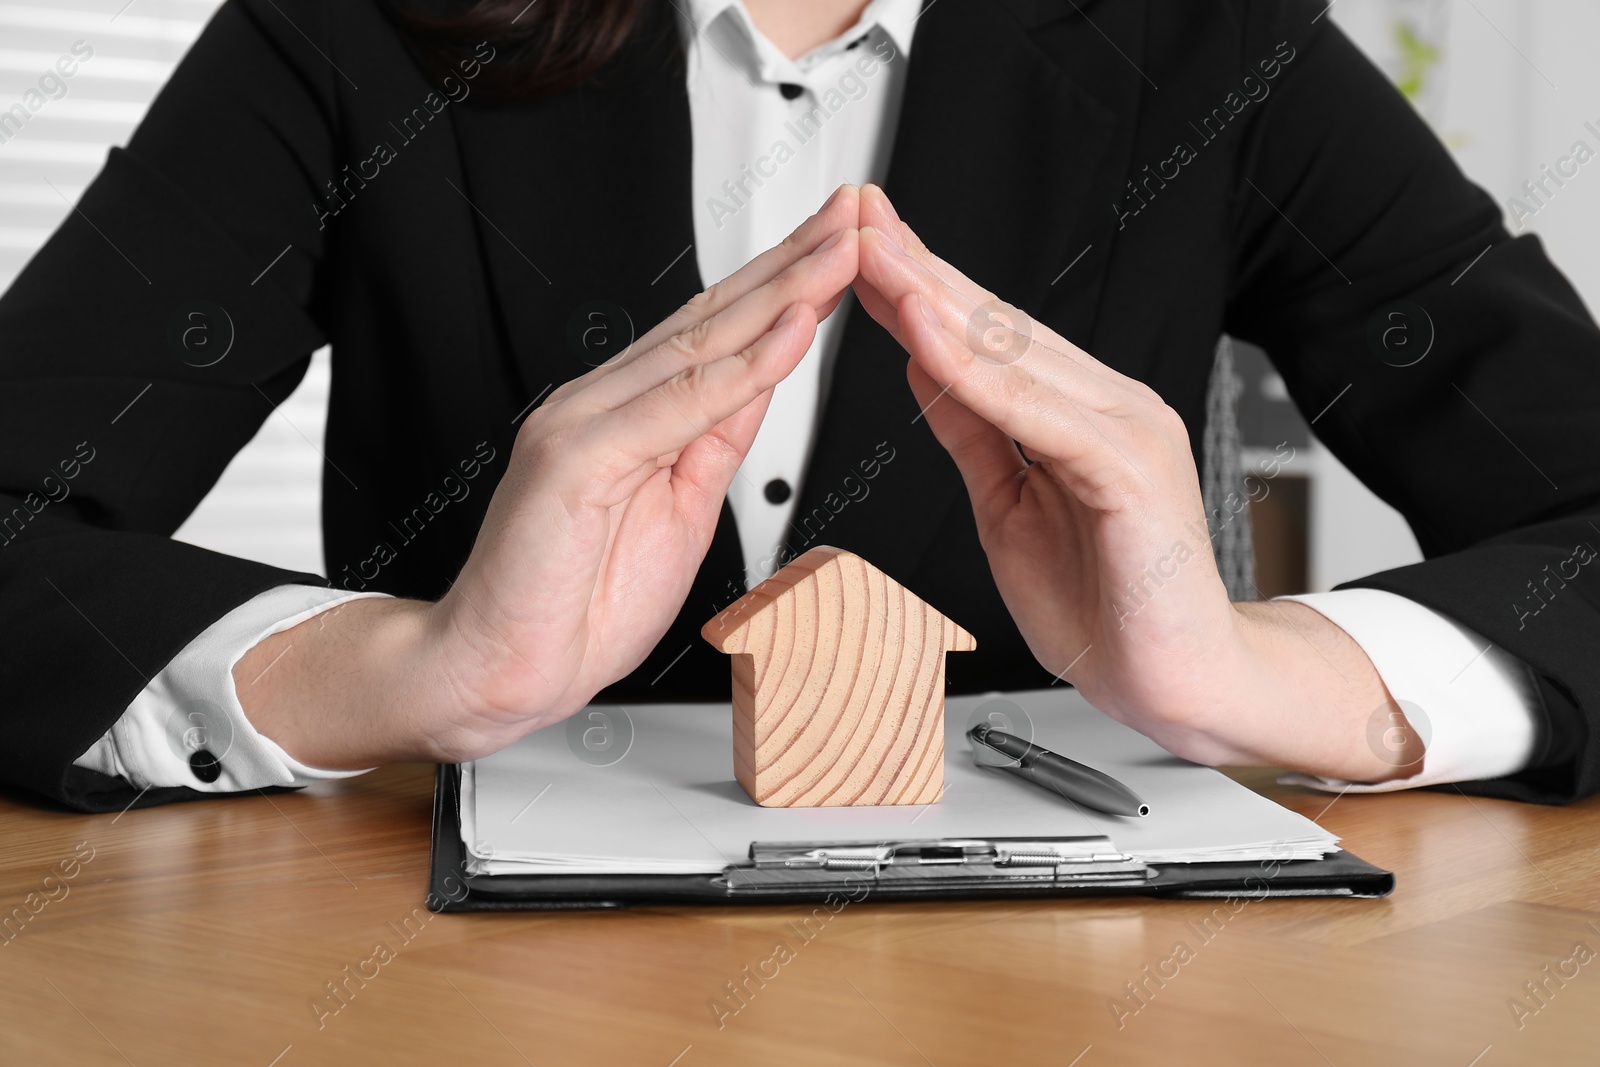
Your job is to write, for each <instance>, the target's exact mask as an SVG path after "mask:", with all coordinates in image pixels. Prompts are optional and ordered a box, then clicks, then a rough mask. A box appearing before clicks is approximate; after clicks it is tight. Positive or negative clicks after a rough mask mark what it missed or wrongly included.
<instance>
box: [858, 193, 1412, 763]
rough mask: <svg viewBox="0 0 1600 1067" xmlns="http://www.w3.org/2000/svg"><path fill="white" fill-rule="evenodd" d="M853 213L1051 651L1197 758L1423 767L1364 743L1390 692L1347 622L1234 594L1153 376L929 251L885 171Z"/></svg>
mask: <svg viewBox="0 0 1600 1067" xmlns="http://www.w3.org/2000/svg"><path fill="white" fill-rule="evenodd" d="M860 222H861V227H862V229H861V231H860V232H861V250H860V256H861V267H860V270H861V275H860V277H859V278H858V279H857V281H856V292H857V295H858V297H859V299H860V301H861V303H862V306H863V307H864V308H865V309H866V310H867V312H868V313H869V314H871V315H872V317H873V318H874V319H876V320H877V321H878V322H879V323H881V324H882V325H883V326H884V327H885V328H886V329H887V330H889V332H890V333H891V334H893V335H894V336H895V338H896V339H897V340H898V341H899V342H900V343H901V345H902V346H904V347H905V349H906V351H907V352H909V353H910V355H911V357H912V358H911V360H910V361H909V362H908V364H907V368H906V375H907V378H908V379H909V381H910V385H911V389H912V392H913V393H914V394H915V395H916V398H917V402H918V405H919V406H920V407H921V408H922V409H923V410H924V415H925V417H926V418H927V420H928V425H929V427H930V429H932V431H933V433H934V434H935V436H936V437H937V438H938V439H939V441H940V443H941V444H943V445H944V447H945V449H946V450H947V451H948V452H949V453H950V455H951V457H952V458H953V459H954V460H955V463H956V466H957V467H958V468H959V469H960V471H961V476H962V478H963V480H964V481H965V483H966V488H967V493H968V495H969V496H970V498H971V501H972V509H973V514H974V517H975V519H976V522H977V528H978V534H979V537H980V540H981V542H982V544H983V547H984V550H985V552H986V553H987V555H988V559H989V566H990V569H991V571H992V573H993V575H994V580H995V584H996V586H997V587H998V588H999V591H1000V594H1001V596H1002V597H1003V598H1004V600H1005V603H1006V606H1007V608H1008V609H1009V610H1010V613H1011V616H1012V618H1013V619H1014V620H1015V621H1016V624H1017V626H1018V628H1019V629H1020V631H1021V632H1022V635H1023V637H1024V638H1025V639H1026V640H1027V642H1028V646H1029V648H1030V649H1031V651H1032V652H1033V654H1034V656H1035V657H1036V658H1037V659H1038V661H1039V662H1040V663H1041V664H1042V665H1043V666H1044V667H1045V669H1046V670H1048V671H1050V672H1051V673H1053V674H1056V675H1058V676H1059V677H1061V678H1063V679H1065V680H1067V681H1070V682H1071V683H1072V684H1073V685H1074V686H1076V687H1077V688H1078V689H1079V690H1080V691H1081V692H1082V693H1083V694H1084V696H1085V697H1086V698H1087V699H1088V700H1089V701H1090V702H1091V703H1093V704H1094V705H1095V706H1096V707H1098V708H1100V709H1101V710H1102V711H1104V712H1106V713H1107V714H1109V715H1111V716H1113V717H1114V718H1116V719H1118V720H1120V721H1122V722H1125V723H1127V724H1128V725H1130V726H1133V727H1135V728H1136V729H1138V730H1140V731H1141V732H1143V733H1145V734H1147V735H1149V736H1150V737H1151V738H1153V739H1154V740H1156V741H1157V742H1159V743H1160V744H1161V745H1163V746H1164V747H1165V748H1167V749H1168V750H1169V751H1171V752H1173V753H1176V754H1178V755H1180V756H1183V757H1185V758H1188V759H1191V760H1195V761H1197V762H1204V763H1256V764H1270V765H1276V766H1282V767H1289V768H1293V769H1297V770H1302V771H1307V772H1309V773H1315V774H1324V775H1329V776H1335V777H1342V778H1349V779H1352V780H1356V781H1377V780H1382V779H1387V778H1392V777H1396V776H1397V775H1402V774H1411V773H1415V771H1416V770H1417V769H1419V766H1418V765H1417V761H1418V760H1420V757H1421V749H1420V744H1417V745H1413V746H1412V747H1409V748H1407V749H1406V750H1405V751H1406V757H1405V760H1404V764H1403V765H1397V763H1396V760H1395V759H1394V757H1393V751H1392V746H1391V747H1390V748H1389V749H1388V750H1385V751H1379V750H1375V748H1374V746H1373V745H1371V744H1370V743H1369V741H1368V737H1369V730H1368V723H1369V721H1370V720H1371V719H1372V718H1373V717H1374V716H1375V715H1380V714H1385V715H1386V714H1388V713H1389V712H1391V711H1392V712H1393V713H1394V714H1396V715H1397V714H1398V708H1397V707H1394V706H1392V702H1391V700H1390V697H1389V695H1388V692H1387V690H1385V688H1384V686H1383V683H1382V681H1381V680H1380V679H1379V678H1378V675H1377V672H1376V670H1375V669H1374V668H1373V666H1372V664H1371V661H1370V660H1368V659H1367V656H1366V654H1365V653H1364V652H1362V650H1361V648H1360V646H1358V645H1356V643H1355V641H1354V640H1353V639H1352V638H1350V636H1349V635H1348V634H1346V633H1345V632H1344V631H1343V630H1341V629H1339V628H1338V627H1337V626H1335V625H1334V624H1333V623H1332V622H1330V621H1329V620H1327V619H1326V618H1325V617H1324V616H1322V615H1320V614H1319V613H1317V612H1315V611H1314V610H1312V609H1310V608H1308V607H1305V606H1304V605H1301V604H1298V603H1293V602H1281V603H1272V604H1262V603H1248V604H1239V605H1235V604H1233V603H1232V602H1230V600H1229V598H1228V594H1227V591H1226V589H1225V588H1224V586H1223V583H1222V580H1221V577H1220V576H1219V574H1218V571H1217V567H1216V562H1215V559H1214V557H1213V554H1212V550H1211V542H1210V538H1209V536H1208V534H1207V528H1206V519H1205V510H1204V505H1203V504H1202V502H1201V496H1200V488H1199V478H1198V476H1197V474H1196V470H1195V463H1194V458H1193V456H1192V454H1191V452H1190V449H1189V435H1188V432H1187V430H1186V428H1185V426H1184V423H1183V420H1182V419H1181V418H1180V417H1179V416H1178V414H1177V413H1176V412H1175V411H1173V409H1172V408H1170V407H1169V406H1167V405H1166V404H1165V403H1164V402H1163V401H1162V399H1161V397H1160V396H1158V395H1157V394H1156V393H1155V391H1154V390H1152V389H1151V388H1149V387H1148V386H1146V385H1144V384H1143V383H1142V382H1139V381H1136V380H1134V379H1132V378H1129V377H1127V376H1126V375H1123V374H1120V373H1118V372H1117V371H1115V370H1113V369H1111V368H1110V367H1108V366H1106V365H1105V364H1103V363H1101V362H1099V361H1098V360H1096V359H1094V358H1093V357H1092V356H1090V355H1088V354H1087V353H1086V352H1083V351H1082V350H1081V349H1079V348H1077V347H1075V346H1074V345H1072V344H1070V343H1069V342H1067V341H1066V340H1065V339H1063V338H1062V337H1060V336H1059V335H1058V334H1056V333H1055V332H1053V331H1052V330H1050V329H1049V328H1048V327H1046V326H1044V325H1043V324H1042V323H1039V322H1036V321H1033V320H1031V319H1030V318H1029V317H1028V316H1027V315H1025V314H1023V313H1022V312H1020V311H1019V310H1017V309H1016V308H1013V307H1011V306H1010V305H1007V304H1005V303H1004V302H1002V301H1000V300H998V299H997V298H996V297H995V296H994V294H992V293H990V292H988V291H986V290H985V289H983V287H981V286H979V285H977V284H975V283H974V282H972V281H971V280H970V279H968V278H966V277H965V276H964V275H962V273H961V272H960V271H958V270H956V269H955V268H954V267H952V266H951V265H950V264H948V263H946V262H945V261H943V260H941V259H939V258H938V257H937V256H935V255H933V254H932V253H931V252H929V251H928V250H927V248H926V247H924V246H923V244H922V242H921V241H920V240H919V239H918V238H917V236H916V234H914V233H913V232H912V231H911V230H910V228H909V227H907V226H906V225H905V224H904V223H903V222H902V221H900V219H899V217H898V216H897V215H896V214H895V212H894V209H893V208H892V207H891V206H890V204H889V201H888V199H887V197H885V196H884V194H883V191H882V190H881V189H878V188H877V187H875V186H867V187H865V188H864V189H863V190H862V194H861V218H860ZM1330 672H1331V673H1330ZM1389 721H1393V720H1392V719H1387V720H1386V722H1389ZM1399 721H1404V720H1403V717H1402V718H1401V719H1400V720H1399Z"/></svg>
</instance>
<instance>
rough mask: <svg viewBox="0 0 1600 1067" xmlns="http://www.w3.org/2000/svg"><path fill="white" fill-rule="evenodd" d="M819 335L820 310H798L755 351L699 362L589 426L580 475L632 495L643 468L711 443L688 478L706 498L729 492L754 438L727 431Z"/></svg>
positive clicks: (581, 438)
mask: <svg viewBox="0 0 1600 1067" xmlns="http://www.w3.org/2000/svg"><path fill="white" fill-rule="evenodd" d="M816 329H817V318H816V312H815V310H813V309H812V307H811V306H810V305H807V304H795V305H793V306H791V307H790V308H789V309H788V310H786V311H785V312H784V313H783V314H782V316H781V317H779V319H778V321H777V322H776V323H774V324H773V326H772V328H771V329H770V330H768V331H765V332H764V333H762V334H761V336H760V337H758V338H757V339H756V340H755V341H754V343H752V344H751V345H750V346H749V347H747V348H745V349H743V350H741V351H739V352H736V353H734V354H732V355H729V356H725V357H723V358H721V359H716V360H711V361H708V362H704V363H695V364H692V365H690V366H688V367H686V368H684V369H683V370H682V371H681V372H680V373H678V374H677V375H674V376H673V377H672V378H670V379H668V380H666V381H663V382H661V383H659V384H658V385H656V386H653V387H652V388H650V389H649V390H648V391H646V392H645V393H643V394H642V395H640V396H638V397H635V398H634V399H633V400H631V401H630V402H628V403H627V404H624V405H622V406H621V407H618V408H616V409H614V410H612V411H608V412H605V413H604V414H602V415H600V416H598V417H596V418H593V419H590V420H588V421H587V422H586V423H585V424H584V425H583V427H582V429H581V430H580V431H579V433H578V437H577V442H576V444H577V449H578V451H579V452H580V453H581V454H584V455H586V456H588V457H590V461H589V462H588V463H586V464H575V465H573V467H574V470H575V471H577V470H579V469H580V468H584V469H589V470H603V471H606V472H607V477H605V478H604V479H603V481H604V482H606V483H610V484H612V485H614V486H619V487H624V488H625V490H626V491H631V485H630V484H629V483H630V482H631V481H632V477H633V476H634V475H635V474H636V473H637V472H638V471H639V470H640V469H641V468H648V469H652V470H653V469H654V468H656V467H657V466H660V465H661V463H662V460H663V458H664V457H665V458H666V460H667V461H672V460H674V459H676V460H677V461H678V462H680V463H681V462H682V461H683V459H684V456H685V454H686V453H689V452H690V446H691V445H693V444H694V443H695V442H697V441H699V440H701V439H702V438H704V439H706V440H708V441H710V442H711V443H710V444H708V445H705V446H703V447H702V448H700V449H697V450H695V451H694V453H693V454H692V457H691V458H692V459H693V460H694V462H692V463H690V464H689V465H687V466H686V467H685V468H684V470H683V472H682V474H683V476H684V477H685V478H686V479H688V480H689V482H690V484H692V485H694V486H695V487H696V488H697V489H698V490H699V491H700V492H726V490H727V482H729V481H732V479H733V473H734V471H735V470H737V469H738V466H739V464H740V463H741V462H743V459H744V452H745V451H747V450H748V448H749V443H750V439H751V438H753V436H754V435H753V434H745V433H743V432H741V433H740V435H739V436H737V437H729V436H728V435H727V434H726V433H725V432H721V428H722V426H723V424H724V423H725V422H727V420H729V419H730V418H732V417H733V416H734V415H736V414H738V413H739V412H741V411H742V410H743V409H744V408H745V407H746V406H748V405H749V404H750V403H751V402H752V401H754V400H756V399H757V398H758V397H760V396H761V394H762V393H764V392H767V391H768V390H770V389H772V387H773V386H775V385H777V384H778V382H780V381H782V380H783V379H784V377H786V376H787V375H788V374H789V372H790V371H791V370H793V369H794V367H795V365H796V364H797V363H799V362H800V359H801V357H803V356H804V355H805V353H806V349H807V348H809V347H810V345H811V341H812V338H813V337H815V336H816ZM744 429H747V427H746V428H744ZM677 473H678V472H677V471H676V470H675V471H674V475H675V476H676V475H677ZM719 485H720V489H719ZM623 495H625V491H624V493H623ZM616 502H618V501H616V500H607V501H605V503H607V504H611V503H616Z"/></svg>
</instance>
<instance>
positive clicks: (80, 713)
mask: <svg viewBox="0 0 1600 1067" xmlns="http://www.w3.org/2000/svg"><path fill="white" fill-rule="evenodd" d="M337 6H338V5H324V4H321V3H315V2H310V0H276V3H274V2H270V0H230V2H229V3H227V4H226V5H224V6H223V7H222V8H221V9H220V10H219V12H218V13H217V14H216V16H215V18H214V19H213V20H212V22H211V23H210V25H209V26H208V27H207V28H206V30H205V31H204V33H203V34H202V35H201V37H200V39H199V40H198V42H197V43H196V44H195V45H194V47H193V48H192V49H191V51H190V52H189V54H188V55H187V57H186V58H185V59H184V60H183V61H182V63H181V64H180V65H179V67H178V68H177V70H176V72H175V73H174V75H173V77H172V78H171V80H170V82H169V83H168V85H167V86H166V87H165V89H164V90H163V91H162V93H161V94H160V96H159V97H158V98H157V100H156V102H155V104H154V106H153V107H152V108H151V110H150V112H149V114H148V116H147V117H146V119H145V120H144V122H143V123H142V124H141V125H140V127H139V128H138V130H137V131H136V132H135V133H134V135H133V137H132V138H131V140H130V142H129V144H128V146H127V148H126V149H125V150H124V149H112V150H111V153H110V157H109V159H108V160H107V163H106V165H105V167H104V169H103V170H102V172H101V173H100V174H99V176H98V177H97V178H96V179H95V180H94V182H93V183H92V184H91V185H90V186H89V187H88V189H87V190H86V191H85V192H84V194H83V198H82V200H81V202H80V203H79V204H78V205H77V206H76V207H75V208H74V210H73V211H72V213H71V214H70V215H69V216H68V217H67V219H66V221H65V222H64V223H63V224H62V225H61V227H60V229H59V230H57V231H56V233H55V234H54V235H53V236H52V237H51V238H50V240H49V242H48V243H47V244H46V245H45V246H44V248H43V249H42V250H41V251H40V252H39V253H38V254H37V255H36V256H35V257H34V258H33V259H32V260H31V261H30V262H29V264H28V265H27V267H26V268H25V269H24V270H23V272H22V274H21V275H20V276H19V277H18V278H17V280H16V282H15V283H14V284H13V285H12V287H11V288H10V290H9V291H8V292H6V294H5V295H4V297H0V650H3V651H0V680H3V688H4V692H5V699H4V700H3V701H0V734H3V736H4V737H5V743H4V744H0V784H3V785H6V786H10V787H20V788H22V789H26V790H31V791H33V792H36V793H40V794H43V795H44V796H47V797H50V798H53V799H54V800H56V801H59V802H61V803H64V804H67V805H70V806H72V807H76V808H80V809H83V810H89V811H102V810H118V809H121V808H123V807H125V806H126V805H128V804H129V803H130V802H134V801H135V800H137V802H138V803H140V804H141V805H142V804H148V803H156V802H160V801H165V800H173V799H182V798H184V797H186V796H188V795H190V794H191V791H190V790H187V789H184V788H172V789H152V790H149V791H147V792H145V793H143V794H140V793H138V792H136V791H135V790H134V789H133V788H131V787H130V786H129V785H128V784H127V783H126V782H123V781H121V780H120V779H117V778H113V777H111V776H109V775H106V774H101V773H99V772H96V771H92V770H89V769H86V768H82V767H75V766H73V761H74V759H76V758H77V757H78V756H79V755H81V754H82V753H83V752H84V751H85V750H87V749H88V748H89V746H90V745H92V744H93V743H94V742H95V741H96V740H97V739H98V738H99V737H101V735H103V734H104V733H105V732H106V730H107V728H108V727H110V726H111V724H112V723H113V722H115V721H116V720H117V718H118V717H119V716H120V715H121V714H122V713H123V712H124V711H125V710H126V709H127V707H128V706H129V703H130V702H131V701H132V700H133V699H134V697H135V696H136V695H137V694H138V693H139V692H140V691H141V690H142V689H143V688H144V687H145V685H146V683H147V682H148V681H149V679H150V678H151V677H152V676H154V675H156V674H157V673H158V672H159V671H160V670H161V669H162V668H163V667H164V666H165V665H166V664H167V662H168V661H169V660H171V659H172V658H173V656H174V655H176V654H177V653H178V652H179V651H180V650H181V649H182V648H184V646H185V645H186V644H187V643H188V642H189V641H190V639H192V638H193V637H195V636H196V635H197V634H199V633H200V632H201V631H203V630H204V629H205V628H206V627H207V626H208V625H210V624H211V623H212V622H214V621H215V620H217V619H218V618H220V617H221V616H223V615H225V614H226V613H227V612H228V611H230V610H231V609H232V608H234V607H236V606H238V605H239V604H242V603H244V602H245V601H247V600H249V599H250V598H252V597H253V596H255V595H256V594H257V593H260V592H262V591H263V590H266V589H269V588H272V587H274V586H278V585H283V584H286V583H290V582H302V583H312V584H326V581H325V579H323V578H321V577H320V576H316V575H305V574H296V573H292V572H288V571H282V570H279V569H276V568H273V567H268V566H263V565H260V564H257V563H252V562H247V561H244V560H240V559H235V558H231V557H228V556H224V555H220V554H218V553H214V552H208V551H205V550H202V549H199V548H195V547H192V546H189V545H185V544H182V543H180V542H177V541H173V540H171V538H170V535H171V534H172V532H173V531H174V530H175V529H177V527H178V526H179V524H180V523H182V521H183V520H184V519H185V518H186V517H187V516H188V515H189V513H190V512H191V511H192V510H193V509H194V507H195V506H196V505H197V504H198V503H199V501H200V500H201V498H202V497H203V496H204V495H205V494H206V492H207V491H208V490H209V489H210V487H211V486H212V485H213V484H214V483H215V482H216V480H217V478H218V477H219V476H220V475H221V473H222V471H223V469H224V467H225V466H226V465H227V463H228V461H229V460H230V459H231V458H232V457H233V455H234V454H235V453H236V452H237V451H238V450H239V449H240V448H241V447H243V446H244V445H245V443H246V442H248V441H249V440H250V438H251V437H252V436H253V435H254V433H255V432H256V430H257V429H258V428H259V427H260V425H261V423H262V422H263V421H264V420H265V419H266V418H267V417H268V416H269V415H270V414H271V413H272V411H273V408H274V406H275V405H277V404H278V403H279V402H281V401H282V400H283V399H284V398H285V397H287V396H288V395H289V393H290V392H291V391H292V390H293V389H294V387H295V386H296V385H297V384H298V383H299V381H300V379H301V377H302V376H303V374H304V373H305V369H306V366H307V363H308V361H309V358H310V354H311V352H313V351H314V350H315V349H316V348H318V347H319V346H320V345H321V344H322V343H323V341H324V338H323V330H322V328H321V327H320V326H319V324H318V319H317V315H316V308H315V305H316V302H317V300H316V298H317V294H318V278H319V273H320V264H321V262H322V259H323V254H324V249H323V241H322V233H321V232H320V231H319V222H318V219H317V217H316V215H315V213H314V212H313V211H312V209H311V204H312V202H313V190H314V189H315V188H316V187H317V185H318V184H319V183H320V182H321V181H323V180H325V179H327V178H330V177H332V176H333V175H334V173H335V168H334V165H333V150H332V147H331V146H332V142H333V138H332V135H331V130H332V116H333V114H334V112H333V104H332V102H333V100H334V98H335V97H334V89H333V87H332V80H333V79H335V78H338V77H340V74H339V73H338V72H337V71H336V70H335V69H334V68H333V67H332V65H331V63H330V61H329V59H327V58H324V56H323V55H322V54H321V52H320V51H319V45H318V43H317V42H318V41H321V44H322V48H323V49H325V50H326V49H329V46H328V44H327V42H326V41H325V40H323V38H325V37H326V32H325V27H324V22H325V20H326V19H327V18H328V17H329V16H328V15H327V14H325V9H327V8H335V7H337ZM193 795H201V794H193Z"/></svg>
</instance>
